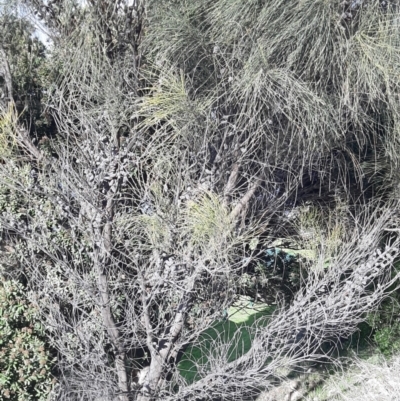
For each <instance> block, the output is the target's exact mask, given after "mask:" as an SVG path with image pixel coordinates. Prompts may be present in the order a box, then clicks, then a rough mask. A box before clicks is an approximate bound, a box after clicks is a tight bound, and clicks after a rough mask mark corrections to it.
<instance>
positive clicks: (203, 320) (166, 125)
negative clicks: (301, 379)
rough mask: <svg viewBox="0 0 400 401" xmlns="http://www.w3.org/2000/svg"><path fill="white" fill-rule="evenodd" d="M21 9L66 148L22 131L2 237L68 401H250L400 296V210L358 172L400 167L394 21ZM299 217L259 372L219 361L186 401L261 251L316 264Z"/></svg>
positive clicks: (257, 357)
mask: <svg viewBox="0 0 400 401" xmlns="http://www.w3.org/2000/svg"><path fill="white" fill-rule="evenodd" d="M27 4H28V5H29V6H30V7H32V8H33V9H34V10H36V12H38V13H39V14H38V15H39V17H40V18H43V19H44V21H45V22H46V23H47V24H48V26H49V28H50V29H51V35H52V38H53V41H54V48H53V49H52V60H51V62H52V63H53V64H52V66H53V69H54V71H55V73H54V75H55V76H56V79H55V80H54V82H53V84H52V86H51V87H50V88H48V90H49V94H48V97H49V98H48V106H47V107H48V110H49V112H50V113H51V114H52V115H53V118H54V119H55V121H56V124H57V135H56V136H55V138H53V139H49V140H48V141H49V146H50V151H47V152H46V151H44V150H43V149H40V148H39V147H36V146H35V144H34V143H33V142H32V141H31V139H30V137H29V135H28V133H27V132H26V130H24V129H23V127H22V126H21V125H18V123H16V125H15V127H14V130H15V135H16V141H17V143H18V144H19V145H20V147H19V148H15V149H13V152H14V153H13V156H12V157H10V158H9V159H8V160H6V161H5V162H4V163H3V164H1V165H0V182H1V186H0V188H1V191H2V197H3V199H4V201H3V204H2V210H1V212H2V214H1V217H0V224H1V228H2V234H3V238H4V240H6V241H7V243H9V244H11V245H12V246H13V249H15V252H14V253H13V254H12V255H3V257H4V259H5V263H4V264H5V266H6V267H5V270H6V271H7V273H8V275H10V276H11V277H18V276H20V275H23V276H24V277H25V278H26V280H27V282H28V285H29V294H28V296H29V297H30V299H31V301H32V302H34V303H35V305H36V306H37V307H38V309H39V310H40V311H41V316H42V322H43V325H44V327H45V328H46V329H47V336H48V339H49V342H50V344H51V346H52V347H54V348H55V349H56V350H57V352H58V355H59V360H58V364H57V366H58V369H59V371H60V377H59V381H60V387H59V394H58V397H59V399H66V400H74V399H80V400H96V399H106V400H112V399H119V400H121V401H122V400H123V401H127V400H130V399H137V400H140V401H144V400H146V401H147V400H155V399H163V400H207V399H221V400H233V399H245V398H246V397H247V398H248V397H251V396H253V395H255V394H256V393H257V392H258V391H260V389H262V388H265V387H266V388H268V387H269V386H271V385H273V380H274V379H276V378H279V376H280V372H281V369H282V368H296V367H298V366H299V364H301V363H303V362H305V361H310V360H317V358H318V357H319V356H320V355H321V354H323V350H322V348H321V346H322V344H323V343H324V342H326V341H333V340H335V339H338V338H340V337H346V336H348V335H350V334H351V333H352V332H354V331H355V330H356V328H357V324H358V323H360V322H361V321H362V320H363V319H364V318H365V314H366V313H367V312H369V311H371V310H373V309H374V308H376V307H377V306H378V305H379V303H380V302H381V300H382V299H383V298H384V297H385V296H386V295H387V290H388V289H393V284H394V283H395V282H396V280H397V276H396V275H395V276H394V278H393V277H392V276H391V269H392V267H393V264H394V262H395V261H396V259H397V257H398V245H399V243H398V241H399V240H398V238H397V234H396V229H397V228H396V224H397V222H396V217H395V215H394V211H395V212H397V210H398V204H397V202H396V201H395V200H393V199H391V198H393V196H392V192H391V191H392V189H391V188H389V189H387V190H386V191H385V193H384V195H385V197H383V195H382V194H381V193H379V197H375V198H374V199H372V200H371V194H370V193H368V192H367V191H366V186H367V185H366V184H367V183H366V182H365V181H364V170H363V163H364V164H366V163H367V162H368V163H369V166H370V165H371V163H372V162H371V161H372V160H374V158H375V159H376V158H377V157H378V156H379V155H380V154H381V153H380V152H386V154H387V156H390V157H391V158H390V160H389V163H388V164H389V165H391V163H392V164H393V165H395V164H396V163H397V159H396V158H397V153H396V152H395V151H394V150H393V149H394V148H393V147H392V148H391V147H390V146H395V145H392V144H390V140H391V139H392V138H393V137H394V136H395V127H396V121H397V115H398V109H397V105H396V101H395V100H396V98H397V87H398V83H397V75H398V74H397V69H398V68H399V67H398V65H399V64H398V59H397V57H398V50H399V49H398V45H397V42H396V38H397V35H398V32H397V29H396V24H397V23H398V22H397V21H398V19H397V11H396V9H394V8H391V5H390V6H388V7H387V8H384V9H382V6H381V5H380V4H378V3H377V2H365V6H364V5H357V6H356V7H355V8H354V7H353V6H352V5H351V4H349V5H346V6H343V7H345V12H346V15H345V16H343V15H342V14H343V12H342V10H340V9H339V5H338V4H337V5H336V3H335V7H336V6H337V8H334V6H333V5H332V4H330V3H329V4H327V3H326V2H325V1H320V2H315V1H314V2H303V1H302V2H297V1H296V2H293V3H291V4H290V5H287V4H286V3H285V2H281V3H278V4H277V3H276V2H275V3H273V4H272V2H269V1H262V2H260V1H252V2H250V3H249V4H247V5H243V2H239V1H235V0H230V1H227V0H226V1H225V0H223V1H222V0H220V1H217V2H212V3H210V2H208V1H205V0H198V1H194V2H190V3H187V2H184V1H182V2H181V1H170V2H167V3H165V6H160V5H159V4H158V2H152V1H149V2H148V3H147V4H145V3H143V2H138V1H137V2H136V1H134V2H132V4H131V3H128V2H122V1H120V2H117V3H115V2H112V1H108V0H103V1H99V2H90V1H89V2H88V3H87V4H86V5H85V6H80V5H79V4H78V3H75V2H73V1H67V0H65V1H56V2H41V1H36V0H35V1H32V2H27ZM357 4H358V3H357ZM339 11H340V12H339ZM350 16H351V18H350ZM311 17H312V18H311ZM231 21H233V22H232V23H231ZM274 21H276V22H274ZM326 26H329V27H331V29H330V30H326V29H325V28H326ZM321 27H323V28H321ZM377 27H378V28H377ZM315 32H320V34H319V35H315ZM296 49H299V50H296ZM388 49H390V51H389V50H388ZM371 54H374V58H373V59H372V58H371ZM332 60H333V61H334V62H332ZM383 60H384V63H383ZM378 64H379V65H383V64H384V65H385V66H387V67H386V68H383V70H382V68H381V69H377V68H376V67H377V66H378ZM10 102H11V103H12V100H11V101H10ZM382 116H384V117H385V118H383V117H382ZM21 132H22V133H23V134H21ZM377 144H378V145H379V146H378V145H377ZM389 144H390V145H389ZM374 166H375V167H377V166H376V165H374ZM369 168H370V167H369ZM388 170H390V169H388ZM366 171H368V169H366ZM385 179H386V180H388V181H389V182H391V183H392V186H393V188H395V186H396V185H397V181H396V176H395V175H391V174H390V173H387V176H386V178H385ZM379 185H380V183H379V182H378V183H377V184H375V185H374V186H373V187H372V190H373V191H375V192H377V191H378V190H379V191H382V189H381V187H380V186H379ZM370 192H371V191H370ZM381 195H382V196H381ZM329 198H331V199H333V201H331V202H330V204H328V202H326V204H327V205H326V206H324V207H322V206H320V205H321V204H322V203H323V201H324V200H326V199H329ZM360 199H361V200H360ZM306 201H308V202H309V203H311V207H312V208H314V209H317V208H318V207H320V209H321V210H322V211H323V212H322V217H321V219H320V220H318V219H316V220H315V221H314V226H315V228H316V229H318V230H319V231H318V233H319V235H318V238H317V239H316V241H315V242H316V244H315V246H314V258H311V260H309V261H308V262H306V265H305V267H304V271H305V273H304V274H303V275H302V276H301V277H300V278H299V282H298V285H297V287H296V286H293V287H290V290H293V291H294V290H296V292H295V293H294V294H293V295H291V296H289V297H286V299H285V302H283V301H282V302H281V304H279V305H278V308H277V312H276V314H275V315H274V317H273V318H272V319H271V321H270V322H269V324H268V325H267V326H266V327H265V328H262V327H261V326H260V327H257V325H256V326H254V327H253V328H249V330H250V331H251V335H252V345H251V348H250V350H249V351H247V352H246V353H243V354H242V355H240V352H238V355H236V356H237V357H236V358H234V359H233V360H232V358H231V353H230V350H231V349H232V345H234V344H235V341H236V340H237V338H234V339H233V340H232V342H230V343H228V344H227V343H226V342H224V341H221V342H220V343H216V344H215V347H214V349H213V350H212V352H210V354H209V355H208V362H207V363H204V364H200V363H199V365H198V375H199V377H198V380H196V381H195V382H193V383H188V382H186V381H185V380H184V378H183V377H182V376H181V375H180V373H179V369H178V362H179V360H180V357H181V355H182V353H183V351H184V350H185V347H187V345H189V344H195V343H196V341H198V340H199V338H200V336H201V334H202V333H203V332H204V330H205V329H207V328H210V327H212V325H213V323H214V322H215V321H217V320H219V319H221V318H222V317H223V315H224V311H226V310H227V309H228V308H229V306H231V305H232V304H233V302H234V301H235V299H236V297H237V294H239V293H240V292H241V291H247V288H243V286H242V284H241V283H242V279H243V276H244V274H250V275H251V274H253V272H254V269H255V266H256V264H257V262H258V261H260V259H261V258H262V254H263V252H265V249H266V248H267V247H268V244H270V243H271V242H273V241H274V240H277V239H282V238H283V242H284V243H285V242H291V243H293V242H295V243H297V245H299V244H300V245H303V246H304V244H305V242H306V240H305V239H304V238H302V237H301V236H300V234H301V233H300V229H299V227H301V224H300V223H301V222H302V220H301V218H300V217H301V216H300V217H299V216H298V217H296V218H294V219H293V218H291V217H290V216H288V212H292V211H293V210H294V211H299V207H298V206H299V205H302V204H305V203H306ZM303 216H304V214H303ZM327 222H328V223H327ZM296 230H297V231H296ZM393 230H394V231H393ZM315 233H316V231H314V232H313V233H312V235H315ZM303 237H304V236H303ZM11 262H12V268H11V267H10V266H11ZM7 263H8V268H7ZM137 371H139V376H140V380H137V379H136V373H137ZM136 381H137V383H136Z"/></svg>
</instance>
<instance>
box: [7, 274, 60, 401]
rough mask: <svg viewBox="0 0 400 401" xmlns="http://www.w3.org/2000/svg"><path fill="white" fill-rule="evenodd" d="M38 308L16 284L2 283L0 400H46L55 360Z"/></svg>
mask: <svg viewBox="0 0 400 401" xmlns="http://www.w3.org/2000/svg"><path fill="white" fill-rule="evenodd" d="M43 335H44V333H43V327H42V326H41V325H40V324H39V323H38V320H37V316H36V310H35V307H34V305H32V304H30V303H29V302H28V301H27V299H26V297H25V296H24V288H23V286H22V285H21V284H19V283H17V282H15V281H2V282H1V283H0V394H1V396H0V398H1V399H4V400H5V399H10V400H14V401H30V400H32V401H33V400H37V401H42V400H43V401H44V400H47V399H48V398H47V397H48V394H49V392H50V390H51V388H52V375H51V367H52V360H51V356H50V352H49V349H48V347H47V345H46V343H45V341H44V340H43V338H44V337H43Z"/></svg>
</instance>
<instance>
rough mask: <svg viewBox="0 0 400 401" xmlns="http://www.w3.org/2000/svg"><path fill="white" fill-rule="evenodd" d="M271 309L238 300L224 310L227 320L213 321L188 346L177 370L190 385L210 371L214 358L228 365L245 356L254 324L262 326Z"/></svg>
mask: <svg viewBox="0 0 400 401" xmlns="http://www.w3.org/2000/svg"><path fill="white" fill-rule="evenodd" d="M273 310H274V307H273V306H268V305H267V304H260V303H257V304H253V303H252V302H251V300H250V299H245V298H242V299H241V300H240V301H239V302H237V303H236V304H235V305H234V306H232V307H231V308H229V310H228V316H229V317H228V319H227V320H222V321H219V322H215V323H214V325H213V326H212V327H211V328H209V329H208V330H206V331H204V332H203V333H202V334H201V336H200V338H199V341H198V342H197V343H196V344H195V345H192V346H190V347H189V348H188V349H187V350H186V352H185V354H184V356H183V357H182V360H181V362H180V363H179V365H178V369H179V371H180V373H181V375H182V376H183V377H184V378H185V379H186V380H187V381H188V382H189V383H190V382H193V381H196V380H198V379H199V378H200V377H201V376H202V372H207V371H210V370H212V368H213V366H212V362H211V363H210V361H213V360H215V358H217V359H219V360H221V359H222V360H226V361H228V362H230V361H233V360H235V359H236V358H238V357H239V356H241V355H243V354H244V353H246V352H247V351H248V350H249V349H250V346H251V341H252V337H253V334H252V333H253V331H254V327H255V325H257V326H258V327H260V326H265V325H266V324H267V322H268V320H269V317H270V315H271V314H272V312H273Z"/></svg>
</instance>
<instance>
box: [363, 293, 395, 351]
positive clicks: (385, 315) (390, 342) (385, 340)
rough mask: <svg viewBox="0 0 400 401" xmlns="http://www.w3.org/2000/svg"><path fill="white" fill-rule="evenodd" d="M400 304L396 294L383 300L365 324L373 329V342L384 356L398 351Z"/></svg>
mask: <svg viewBox="0 0 400 401" xmlns="http://www.w3.org/2000/svg"><path fill="white" fill-rule="evenodd" d="M399 318H400V304H399V303H398V294H396V293H395V294H394V296H393V297H391V298H389V299H387V300H385V301H384V302H383V303H382V305H381V306H380V308H379V310H378V311H377V312H376V313H375V314H371V315H369V316H368V319H367V323H368V324H369V325H370V326H371V327H372V328H373V329H374V333H373V336H372V338H373V340H374V342H375V344H376V346H377V347H378V349H379V350H380V351H381V352H382V354H383V355H385V356H387V357H388V356H391V355H393V354H395V353H397V352H399V351H400V322H399Z"/></svg>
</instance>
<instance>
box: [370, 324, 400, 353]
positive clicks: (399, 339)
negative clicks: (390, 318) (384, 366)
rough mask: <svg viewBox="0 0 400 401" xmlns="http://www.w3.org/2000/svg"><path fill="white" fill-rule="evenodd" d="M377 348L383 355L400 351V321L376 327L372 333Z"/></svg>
mask: <svg viewBox="0 0 400 401" xmlns="http://www.w3.org/2000/svg"><path fill="white" fill-rule="evenodd" d="M373 338H374V341H375V343H376V345H377V346H378V349H379V350H380V351H381V352H382V354H383V355H385V356H391V355H393V354H395V353H398V352H399V351H400V323H398V322H396V323H393V324H392V325H390V326H386V327H383V328H381V329H378V330H377V331H376V332H375V334H374V337H373Z"/></svg>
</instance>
